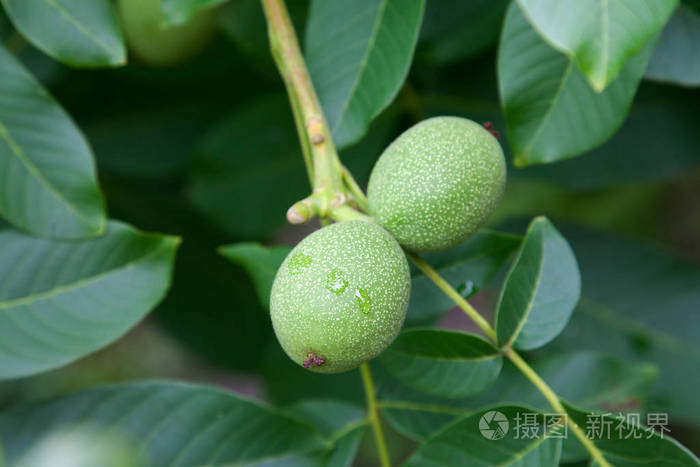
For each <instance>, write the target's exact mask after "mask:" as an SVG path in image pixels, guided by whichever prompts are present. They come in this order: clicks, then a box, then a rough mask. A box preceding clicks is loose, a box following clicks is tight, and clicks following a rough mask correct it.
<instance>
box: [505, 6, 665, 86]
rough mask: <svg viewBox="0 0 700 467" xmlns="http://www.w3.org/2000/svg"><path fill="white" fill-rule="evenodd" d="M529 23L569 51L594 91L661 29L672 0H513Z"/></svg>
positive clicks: (608, 82)
mask: <svg viewBox="0 0 700 467" xmlns="http://www.w3.org/2000/svg"><path fill="white" fill-rule="evenodd" d="M518 4H519V5H520V8H521V9H522V11H523V13H524V14H525V16H526V17H527V18H528V20H529V21H530V23H532V25H533V26H534V28H535V29H536V30H537V31H538V32H539V33H540V34H541V35H542V36H543V37H544V38H545V39H546V40H547V41H548V42H549V43H550V44H552V46H553V47H555V48H556V49H558V50H560V51H562V52H564V53H566V54H567V55H569V56H571V57H572V58H573V59H574V61H575V62H576V64H577V65H578V67H579V68H580V69H581V70H583V72H584V73H585V75H586V77H587V78H588V81H589V82H590V83H591V85H592V86H593V88H594V89H595V90H596V91H597V92H601V91H602V90H603V89H605V87H606V86H607V85H608V84H610V83H611V82H612V81H613V79H615V77H616V76H617V75H618V74H619V73H620V72H621V71H622V69H623V67H624V65H625V63H627V61H628V60H630V59H631V58H632V56H633V55H635V54H636V53H638V52H639V51H640V50H642V49H643V48H644V47H645V46H646V45H647V44H648V43H649V42H651V41H652V39H653V38H654V37H655V36H656V35H657V34H658V33H659V32H661V29H662V28H663V27H664V25H665V24H666V22H667V21H668V19H669V18H670V17H671V14H672V13H673V9H674V8H675V7H676V5H677V4H678V1H677V0H614V1H608V0H587V1H581V0H518Z"/></svg>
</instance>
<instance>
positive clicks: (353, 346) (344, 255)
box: [270, 220, 411, 373]
mask: <svg viewBox="0 0 700 467" xmlns="http://www.w3.org/2000/svg"><path fill="white" fill-rule="evenodd" d="M410 286H411V279H410V274H409V270H408V263H407V262H406V257H405V255H404V253H403V251H402V250H401V247H400V246H399V244H398V243H396V240H394V239H393V237H392V236H391V235H390V234H389V233H388V232H387V231H386V230H384V229H383V228H382V227H381V226H379V225H377V224H375V223H373V222H367V221H359V220H358V221H356V220H353V221H345V222H340V223H337V224H332V225H330V226H328V227H325V228H322V229H320V230H317V231H316V232H314V233H312V234H311V235H309V236H308V237H306V238H305V239H304V240H302V241H301V242H300V243H299V244H298V245H297V246H296V247H295V248H294V249H293V250H292V251H291V252H290V253H289V255H288V256H287V258H286V259H285V260H284V262H283V263H282V265H281V266H280V268H279V270H278V271H277V275H276V276H275V280H274V283H273V285H272V293H271V296H270V316H271V318H272V325H273V327H274V330H275V334H276V335H277V339H278V340H279V342H280V344H281V345H282V347H283V348H284V350H285V352H286V353H287V355H289V357H290V358H291V359H292V360H294V361H295V362H296V363H298V364H299V365H302V366H304V367H305V368H308V369H310V370H313V371H316V372H320V373H338V372H342V371H347V370H350V369H353V368H355V367H357V366H359V365H360V364H362V363H363V362H365V361H367V360H370V359H372V358H373V357H375V356H377V355H379V354H380V353H381V352H382V351H383V350H384V349H385V348H386V347H387V346H389V344H391V342H392V341H393V340H394V338H395V337H396V335H397V334H398V333H399V330H400V329H401V326H402V324H403V321H404V318H405V316H406V308H407V306H408V299H409V293H410Z"/></svg>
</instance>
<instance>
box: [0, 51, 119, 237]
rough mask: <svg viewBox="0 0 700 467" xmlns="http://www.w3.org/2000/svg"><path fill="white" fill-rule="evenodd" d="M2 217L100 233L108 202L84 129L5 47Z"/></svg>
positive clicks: (0, 106) (78, 233) (0, 96)
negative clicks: (79, 126)
mask: <svg viewBox="0 0 700 467" xmlns="http://www.w3.org/2000/svg"><path fill="white" fill-rule="evenodd" d="M0 76H2V80H0V180H3V186H2V190H0V216H2V217H4V218H6V219H7V220H8V221H10V222H11V223H12V224H14V225H15V226H17V227H19V228H21V229H24V230H27V231H29V232H31V233H33V234H35V235H40V236H50V237H59V238H79V237H87V236H94V235H96V234H98V233H100V232H102V230H103V229H104V225H105V222H106V220H105V207H104V201H103V199H102V195H101V193H100V190H99V188H98V186H97V180H96V176H95V166H94V162H93V160H92V153H91V152H90V148H89V147H88V144H87V142H86V141H85V138H84V137H83V135H82V134H81V133H80V130H78V128H77V127H76V126H75V124H74V123H73V122H72V121H71V119H70V117H69V116H68V115H67V114H66V112H65V111H64V110H63V109H62V108H61V107H60V106H59V105H58V104H57V103H56V102H55V101H54V100H53V98H52V97H51V96H50V95H49V94H48V93H47V92H46V90H45V89H44V88H42V87H41V86H40V85H39V83H38V82H37V81H36V80H35V79H34V78H33V77H32V76H31V75H30V74H29V72H28V71H27V70H25V69H24V67H23V66H22V65H21V64H20V63H19V62H18V61H17V59H15V58H14V57H13V56H12V55H10V54H9V53H8V52H7V51H6V50H5V49H4V48H3V47H1V46H0Z"/></svg>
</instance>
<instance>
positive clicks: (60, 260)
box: [0, 222, 179, 379]
mask: <svg viewBox="0 0 700 467" xmlns="http://www.w3.org/2000/svg"><path fill="white" fill-rule="evenodd" d="M178 243H179V239H178V238H175V237H166V236H163V235H155V234H144V233H140V232H138V231H136V230H134V229H132V228H131V227H128V226H126V225H124V224H121V223H118V222H110V223H109V225H108V227H107V231H106V233H105V235H104V236H101V237H98V238H95V239H90V240H84V241H81V242H60V241H52V240H47V239H39V238H35V237H30V236H28V235H25V234H22V233H20V232H18V231H16V230H12V229H5V230H0V276H1V277H2V278H3V281H2V286H1V287H0V343H1V344H0V379H4V378H16V377H19V376H26V375H31V374H35V373H38V372H41V371H45V370H49V369H52V368H56V367H59V366H61V365H65V364H66V363H69V362H72V361H74V360H76V359H78V358H80V357H83V356H85V355H87V354H89V353H91V352H94V351H95V350H97V349H99V348H102V347H104V346H105V345H107V344H109V343H110V342H112V341H114V340H116V339H118V338H119V337H120V336H121V335H122V334H124V333H125V332H126V331H127V330H128V329H130V328H131V327H132V326H133V325H135V324H136V323H137V322H138V321H139V320H141V319H142V318H143V317H144V316H145V315H146V313H148V311H150V309H151V308H153V307H154V306H155V305H156V303H158V302H159V301H160V299H161V298H163V296H164V295H165V292H166V290H167V289H168V286H169V284H170V276H171V273H172V264H173V258H174V255H175V250H176V248H177V245H178Z"/></svg>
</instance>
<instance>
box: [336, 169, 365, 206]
mask: <svg viewBox="0 0 700 467" xmlns="http://www.w3.org/2000/svg"><path fill="white" fill-rule="evenodd" d="M342 170H343V181H344V182H345V185H347V187H348V190H350V193H351V194H352V196H353V197H354V198H355V201H356V202H357V206H358V207H359V208H360V209H362V211H364V212H369V201H368V200H367V196H366V195H365V192H364V191H362V188H360V185H359V184H358V183H357V182H356V181H355V177H353V176H352V174H351V173H350V171H349V170H348V168H347V167H345V166H343V167H342Z"/></svg>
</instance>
